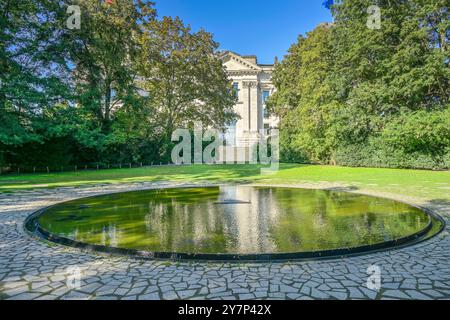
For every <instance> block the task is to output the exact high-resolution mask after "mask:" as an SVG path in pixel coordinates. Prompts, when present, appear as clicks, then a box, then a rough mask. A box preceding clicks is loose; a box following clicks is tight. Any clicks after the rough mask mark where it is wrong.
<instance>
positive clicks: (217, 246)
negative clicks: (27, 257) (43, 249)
mask: <svg viewBox="0 0 450 320" xmlns="http://www.w3.org/2000/svg"><path fill="white" fill-rule="evenodd" d="M38 222H39V224H40V225H41V227H42V228H43V229H44V230H47V231H49V232H51V233H53V234H57V235H59V236H62V237H65V238H69V239H72V240H75V241H79V242H84V243H88V244H95V245H103V246H111V247H116V248H126V249H138V250H143V251H149V252H178V253H227V254H263V253H297V252H309V251H321V250H330V249H340V248H349V247H352V248H353V247H359V246H364V245H369V244H376V243H381V242H385V241H390V240H395V239H399V238H403V237H406V236H409V235H412V234H414V233H417V232H419V231H421V230H423V229H424V228H426V227H427V225H428V224H429V223H430V217H429V216H428V215H427V214H425V213H424V212H423V211H421V210H420V209H418V208H415V207H413V206H410V205H407V204H404V203H400V202H396V201H393V200H388V199H382V198H375V197H369V196H364V195H357V194H352V193H345V192H337V191H324V190H308V189H298V188H280V187H251V186H221V187H209V188H181V189H163V190H149V191H136V192H127V193H121V194H112V195H104V196H98V197H93V198H87V199H79V200H75V201H70V202H67V203H63V204H60V205H57V206H54V207H52V208H50V209H48V210H47V211H46V212H45V213H43V214H42V215H41V216H40V217H39V218H38Z"/></svg>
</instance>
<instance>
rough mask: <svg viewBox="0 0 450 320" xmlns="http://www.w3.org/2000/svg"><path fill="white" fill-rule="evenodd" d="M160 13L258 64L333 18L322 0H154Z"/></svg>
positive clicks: (283, 53)
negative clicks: (208, 34) (201, 31)
mask: <svg viewBox="0 0 450 320" xmlns="http://www.w3.org/2000/svg"><path fill="white" fill-rule="evenodd" d="M154 1H155V2H156V9H157V10H158V15H159V16H179V17H180V18H181V19H182V20H183V21H184V22H185V23H186V24H190V25H191V27H192V28H193V29H194V30H198V29H199V28H201V27H203V28H204V29H206V30H207V31H209V32H211V33H213V34H214V39H215V40H216V41H217V42H219V43H220V45H221V46H220V47H221V49H227V50H232V51H235V52H237V53H240V54H243V55H249V54H255V55H257V56H258V62H259V63H272V62H273V60H274V57H275V56H278V57H279V58H280V59H282V57H283V56H284V55H285V54H286V51H287V49H288V48H289V47H290V45H291V44H292V43H294V42H295V41H296V40H297V37H298V35H299V34H305V33H306V32H308V31H311V30H312V29H314V27H315V26H316V25H317V24H319V23H321V22H329V21H332V18H331V13H330V11H329V10H328V9H326V8H325V7H324V6H323V5H322V3H323V0H154Z"/></svg>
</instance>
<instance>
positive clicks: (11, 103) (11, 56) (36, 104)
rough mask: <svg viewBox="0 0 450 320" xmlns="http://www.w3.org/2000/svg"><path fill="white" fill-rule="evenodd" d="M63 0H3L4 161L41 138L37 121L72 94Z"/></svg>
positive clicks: (0, 141)
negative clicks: (8, 152)
mask: <svg viewBox="0 0 450 320" xmlns="http://www.w3.org/2000/svg"><path fill="white" fill-rule="evenodd" d="M60 8H61V7H60V2H59V1H51V0H0V163H1V162H2V161H1V158H3V156H2V154H3V153H4V152H6V150H11V148H17V147H20V146H21V145H23V144H24V143H27V142H30V141H35V142H36V141H40V140H41V137H40V135H39V133H38V132H36V123H37V122H40V121H41V120H42V117H41V116H42V114H43V112H44V111H45V108H47V107H49V106H52V105H55V104H57V103H59V102H61V101H62V100H63V99H64V98H66V97H67V94H68V70H67V68H66V63H65V62H66V60H65V55H64V47H65V45H64V42H63V40H62V35H63V32H62V30H61V28H60V26H61V21H62V18H63V17H62V12H61V10H60Z"/></svg>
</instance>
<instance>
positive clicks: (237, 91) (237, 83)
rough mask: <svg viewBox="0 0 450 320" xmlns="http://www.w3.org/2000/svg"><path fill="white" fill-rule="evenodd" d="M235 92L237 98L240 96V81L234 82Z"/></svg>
mask: <svg viewBox="0 0 450 320" xmlns="http://www.w3.org/2000/svg"><path fill="white" fill-rule="evenodd" d="M233 93H234V96H235V97H236V98H237V97H239V82H233Z"/></svg>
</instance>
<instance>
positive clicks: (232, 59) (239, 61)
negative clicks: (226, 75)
mask: <svg viewBox="0 0 450 320" xmlns="http://www.w3.org/2000/svg"><path fill="white" fill-rule="evenodd" d="M221 59H222V61H223V64H224V66H225V68H226V69H227V70H228V71H241V70H242V71H244V70H252V71H261V70H262V69H261V67H259V66H258V65H257V64H254V63H252V62H250V61H248V60H245V59H244V58H242V57H241V56H239V55H238V54H235V53H233V52H230V51H228V52H226V53H224V54H223V55H222V56H221Z"/></svg>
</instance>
